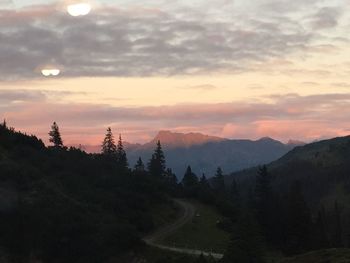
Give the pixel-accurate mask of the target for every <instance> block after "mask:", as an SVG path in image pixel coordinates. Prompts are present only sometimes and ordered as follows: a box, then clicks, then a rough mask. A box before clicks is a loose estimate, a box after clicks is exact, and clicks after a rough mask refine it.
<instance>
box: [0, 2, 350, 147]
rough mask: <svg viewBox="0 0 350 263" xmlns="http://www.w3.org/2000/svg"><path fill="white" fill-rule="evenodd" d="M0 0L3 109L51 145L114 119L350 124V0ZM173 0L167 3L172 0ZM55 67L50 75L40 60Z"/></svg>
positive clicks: (226, 129)
mask: <svg viewBox="0 0 350 263" xmlns="http://www.w3.org/2000/svg"><path fill="white" fill-rule="evenodd" d="M76 2H79V0H74V2H72V1H48V0H45V1H43V0H37V1H30V0H12V1H11V0H0V118H2V119H4V118H5V119H6V120H7V122H8V123H9V125H11V126H13V127H15V128H16V129H18V130H21V131H24V132H27V133H30V134H35V135H37V136H39V137H40V138H42V139H43V140H44V141H45V142H47V140H48V135H47V133H48V131H49V129H50V125H51V124H52V122H53V121H56V122H57V123H58V125H59V126H60V129H61V133H62V136H63V139H64V142H65V143H66V144H68V145H78V144H82V145H98V144H100V143H101V141H102V139H103V136H104V133H105V130H106V128H107V127H109V126H110V127H112V130H113V131H114V133H116V134H119V133H121V134H122V135H123V137H124V140H127V141H129V142H139V143H143V142H146V141H148V140H150V139H151V138H152V137H154V136H155V134H156V133H157V132H158V131H159V130H172V131H176V132H201V133H205V134H209V135H216V136H221V137H226V138H232V139H233V138H234V139H242V138H247V139H258V138H261V137H265V136H269V137H272V138H275V139H278V140H281V141H284V142H286V141H288V140H289V139H296V140H302V141H306V142H309V141H314V140H320V139H323V138H331V137H336V136H345V135H349V134H350V122H349V116H350V45H349V44H350V39H349V36H350V34H349V33H350V1H349V0H333V1H325V0H294V1H289V0H288V1H287V0H250V1H246V0H215V1H214V0H177V1H175V0H174V1H165V0H146V1H142V0H137V1H136V0H120V1H117V0H113V1H111V0H103V1H97V0H96V1H90V2H89V3H90V4H91V6H92V10H91V12H90V13H89V15H87V16H83V17H71V16H69V15H68V13H67V12H66V7H67V5H69V4H72V3H76ZM169 2H170V3H169ZM48 67H50V68H53V67H54V68H59V69H60V70H61V74H60V75H59V76H51V77H44V76H42V74H41V70H42V69H44V68H48Z"/></svg>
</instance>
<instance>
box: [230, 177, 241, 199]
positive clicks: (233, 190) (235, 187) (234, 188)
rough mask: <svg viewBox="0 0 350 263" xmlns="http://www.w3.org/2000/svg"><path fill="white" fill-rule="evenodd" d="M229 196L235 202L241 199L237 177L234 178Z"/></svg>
mask: <svg viewBox="0 0 350 263" xmlns="http://www.w3.org/2000/svg"><path fill="white" fill-rule="evenodd" d="M229 196H230V199H231V200H232V201H233V202H238V200H239V190H238V184H237V182H236V180H235V179H233V180H232V183H231V186H230V189H229Z"/></svg>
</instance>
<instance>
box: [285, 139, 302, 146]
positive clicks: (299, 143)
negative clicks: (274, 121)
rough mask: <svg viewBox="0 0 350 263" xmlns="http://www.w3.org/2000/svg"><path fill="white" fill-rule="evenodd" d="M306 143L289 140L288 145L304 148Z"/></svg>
mask: <svg viewBox="0 0 350 263" xmlns="http://www.w3.org/2000/svg"><path fill="white" fill-rule="evenodd" d="M305 144H306V143H305V142H303V141H298V140H289V141H288V142H287V145H293V146H303V145H305Z"/></svg>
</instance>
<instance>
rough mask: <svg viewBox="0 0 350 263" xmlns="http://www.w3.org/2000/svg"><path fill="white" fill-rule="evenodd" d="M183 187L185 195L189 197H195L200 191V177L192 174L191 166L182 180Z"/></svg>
mask: <svg viewBox="0 0 350 263" xmlns="http://www.w3.org/2000/svg"><path fill="white" fill-rule="evenodd" d="M182 185H183V188H184V191H185V194H186V195H188V196H195V195H196V194H197V190H198V177H197V175H196V174H195V173H193V172H192V168H191V166H188V167H187V169H186V172H185V175H184V177H183V179H182Z"/></svg>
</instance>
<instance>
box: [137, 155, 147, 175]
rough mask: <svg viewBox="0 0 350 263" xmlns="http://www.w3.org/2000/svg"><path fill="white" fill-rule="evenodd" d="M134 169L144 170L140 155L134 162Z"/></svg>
mask: <svg viewBox="0 0 350 263" xmlns="http://www.w3.org/2000/svg"><path fill="white" fill-rule="evenodd" d="M135 171H137V172H144V171H145V165H144V163H143V161H142V159H141V157H139V159H138V160H137V162H136V164H135Z"/></svg>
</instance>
